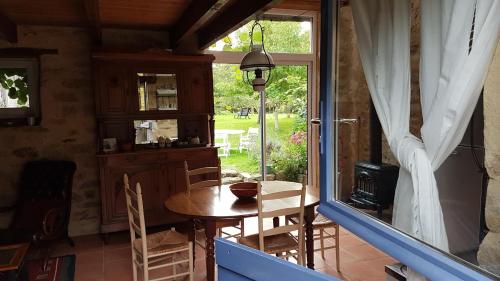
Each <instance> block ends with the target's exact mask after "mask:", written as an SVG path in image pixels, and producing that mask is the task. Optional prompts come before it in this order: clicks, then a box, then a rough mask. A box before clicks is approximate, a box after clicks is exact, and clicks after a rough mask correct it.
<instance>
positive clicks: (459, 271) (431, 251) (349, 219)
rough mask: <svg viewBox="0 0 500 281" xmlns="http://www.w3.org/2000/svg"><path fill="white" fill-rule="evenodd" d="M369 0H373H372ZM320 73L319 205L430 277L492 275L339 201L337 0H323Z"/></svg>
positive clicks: (362, 236)
mask: <svg viewBox="0 0 500 281" xmlns="http://www.w3.org/2000/svg"><path fill="white" fill-rule="evenodd" d="M367 1H368V0H367ZM321 5H322V6H321V52H320V53H321V65H320V69H321V74H320V79H321V81H320V83H321V84H320V85H321V86H320V114H321V139H320V166H321V167H320V186H321V203H320V206H319V209H318V210H319V211H320V212H321V213H322V214H324V215H325V216H327V217H329V218H330V219H332V220H334V221H336V222H337V223H339V224H340V225H342V227H344V228H346V229H347V230H349V231H351V232H352V233H354V234H355V235H357V236H359V237H361V238H362V239H364V240H366V241H367V242H369V243H370V244H372V245H373V246H375V247H377V248H378V249H380V250H382V251H384V252H385V253H387V254H388V255H390V256H392V257H393V258H395V259H397V260H399V261H401V262H402V263H404V264H406V265H407V266H409V267H411V268H412V269H414V270H416V271H417V272H419V273H421V274H423V275H424V276H426V277H427V278H429V279H431V280H492V279H493V277H488V274H487V273H485V272H480V271H479V270H477V269H475V268H472V267H471V265H468V264H467V263H466V262H463V261H460V260H458V259H456V258H454V257H452V256H450V255H448V254H446V253H444V252H441V251H439V250H438V249H435V248H433V247H431V246H429V245H426V244H424V243H423V242H421V241H419V240H417V239H415V238H412V237H410V236H408V235H406V234H404V233H402V232H400V231H398V230H396V229H394V228H392V227H391V226H389V225H387V224H385V223H383V222H380V221H378V220H375V219H374V218H371V217H369V216H367V215H365V214H364V213H362V212H360V211H357V210H355V209H354V208H351V207H349V206H347V205H346V204H344V203H342V202H340V201H336V200H335V196H334V192H333V191H334V190H335V189H334V187H335V182H336V179H335V177H336V171H337V166H336V165H337V159H336V154H337V149H336V141H335V138H336V136H337V130H336V124H335V122H333V120H334V119H335V111H336V103H335V95H336V81H337V77H336V71H335V69H336V45H337V42H336V40H337V36H336V32H337V12H338V1H337V0H323V1H321Z"/></svg>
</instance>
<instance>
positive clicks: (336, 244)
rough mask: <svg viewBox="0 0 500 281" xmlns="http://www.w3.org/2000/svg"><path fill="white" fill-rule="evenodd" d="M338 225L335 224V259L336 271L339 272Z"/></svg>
mask: <svg viewBox="0 0 500 281" xmlns="http://www.w3.org/2000/svg"><path fill="white" fill-rule="evenodd" d="M339 240H340V239H339V225H338V224H337V225H335V261H336V266H337V271H338V272H340V244H339Z"/></svg>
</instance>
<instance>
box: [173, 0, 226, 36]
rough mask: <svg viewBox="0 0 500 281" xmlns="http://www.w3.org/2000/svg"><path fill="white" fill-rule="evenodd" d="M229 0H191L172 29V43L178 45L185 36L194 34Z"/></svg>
mask: <svg viewBox="0 0 500 281" xmlns="http://www.w3.org/2000/svg"><path fill="white" fill-rule="evenodd" d="M227 2H229V0H203V1H191V4H189V6H188V8H187V9H186V11H185V12H184V13H183V14H182V16H181V18H180V19H179V21H178V22H177V23H176V24H175V26H174V27H173V28H172V29H171V30H172V31H171V34H172V35H171V37H170V40H171V42H172V45H178V44H179V43H180V42H181V41H182V40H184V39H185V38H187V37H189V36H191V35H193V34H194V33H195V32H196V31H197V30H198V29H199V28H200V27H202V26H203V25H204V24H206V23H207V21H209V20H210V19H211V18H212V17H213V16H214V15H215V14H216V13H217V12H218V11H219V10H220V8H221V7H222V6H224V5H226V3H227Z"/></svg>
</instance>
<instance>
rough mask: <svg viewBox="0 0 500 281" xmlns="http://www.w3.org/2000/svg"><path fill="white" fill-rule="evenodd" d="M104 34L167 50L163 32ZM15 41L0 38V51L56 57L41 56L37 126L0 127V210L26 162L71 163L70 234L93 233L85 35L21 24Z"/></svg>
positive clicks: (119, 43)
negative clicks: (44, 52) (36, 51)
mask: <svg viewBox="0 0 500 281" xmlns="http://www.w3.org/2000/svg"><path fill="white" fill-rule="evenodd" d="M107 33H109V34H110V35H106V34H107ZM107 33H106V32H104V35H105V36H106V37H105V38H104V40H103V42H104V43H105V44H106V46H111V47H120V49H125V48H128V47H130V48H135V49H138V48H150V47H168V34H166V33H161V32H138V31H133V32H129V31H117V30H111V31H110V32H107ZM18 37H19V42H18V43H17V44H10V43H8V42H6V41H3V40H1V39H0V48H6V47H31V48H51V49H58V54H57V55H44V56H42V58H41V63H40V67H41V71H40V81H41V83H40V97H41V111H42V122H41V125H40V126H36V127H0V159H1V161H0V194H1V196H0V206H7V205H11V204H12V203H13V202H14V201H15V200H16V196H17V186H18V181H19V174H20V170H21V167H22V165H23V164H24V163H25V162H26V161H29V160H33V159H39V158H50V159H65V160H73V161H75V162H76V164H77V171H76V174H75V177H74V183H73V200H72V212H71V221H70V226H69V228H70V229H69V231H70V235H71V236H77V235H82V234H89V233H97V232H98V231H99V223H100V208H99V207H100V201H99V180H98V169H97V160H96V157H95V154H96V128H95V127H96V126H95V119H94V113H95V110H94V93H93V90H92V85H93V84H92V79H91V63H90V52H91V38H90V36H89V32H88V30H86V29H81V28H67V27H64V28H63V27H46V26H19V29H18ZM106 46H105V47H106ZM8 219H9V217H4V218H3V219H2V222H1V224H2V226H5V225H6V224H8Z"/></svg>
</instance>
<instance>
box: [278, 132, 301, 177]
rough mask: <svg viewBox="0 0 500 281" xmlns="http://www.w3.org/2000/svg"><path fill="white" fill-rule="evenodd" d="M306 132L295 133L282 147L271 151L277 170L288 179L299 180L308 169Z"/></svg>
mask: <svg viewBox="0 0 500 281" xmlns="http://www.w3.org/2000/svg"><path fill="white" fill-rule="evenodd" d="M306 136H307V134H306V133H305V132H297V133H294V134H293V135H292V136H291V137H290V139H289V142H287V143H286V144H284V145H282V146H281V149H279V150H275V151H273V152H272V153H271V156H270V160H271V161H272V163H273V167H274V169H275V170H276V171H277V172H281V173H283V175H284V177H285V179H286V180H289V181H297V180H298V179H299V175H303V174H305V172H306V170H307V146H306Z"/></svg>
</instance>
